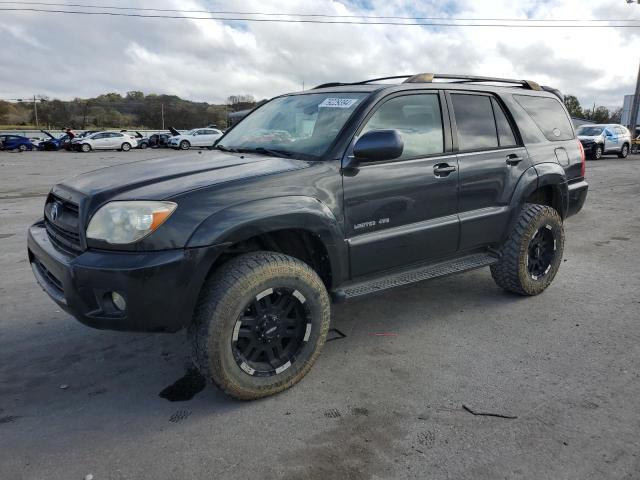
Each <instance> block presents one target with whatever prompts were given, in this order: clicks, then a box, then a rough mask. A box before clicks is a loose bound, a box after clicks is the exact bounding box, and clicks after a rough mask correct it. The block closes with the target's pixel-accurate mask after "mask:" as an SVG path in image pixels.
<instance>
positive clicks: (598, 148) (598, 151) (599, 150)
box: [593, 145, 603, 160]
mask: <svg viewBox="0 0 640 480" xmlns="http://www.w3.org/2000/svg"><path fill="white" fill-rule="evenodd" d="M602 153H603V150H602V145H596V148H594V149H593V158H594V159H596V160H600V159H601V158H602Z"/></svg>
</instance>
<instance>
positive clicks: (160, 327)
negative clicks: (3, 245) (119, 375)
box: [27, 222, 221, 332]
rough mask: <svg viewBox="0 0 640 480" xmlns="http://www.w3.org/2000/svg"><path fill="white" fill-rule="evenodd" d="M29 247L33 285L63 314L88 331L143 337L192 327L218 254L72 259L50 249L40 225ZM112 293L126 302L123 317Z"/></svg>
mask: <svg viewBox="0 0 640 480" xmlns="http://www.w3.org/2000/svg"><path fill="white" fill-rule="evenodd" d="M27 245H28V254H29V262H30V263H31V268H32V270H33V273H34V275H35V277H36V280H37V281H38V283H39V284H40V286H41V287H42V289H43V290H44V291H45V292H47V294H49V296H50V297H51V298H52V300H53V301H55V302H56V303H57V304H58V305H59V306H60V307H61V308H62V309H64V310H65V311H67V312H68V313H70V314H71V315H73V316H74V317H75V318H76V319H78V320H79V321H80V322H82V323H84V324H85V325H88V326H90V327H94V328H99V329H105V330H126V331H141V332H175V331H178V330H180V329H181V328H183V327H185V326H187V325H188V324H189V323H190V322H191V318H192V315H193V310H194V307H195V304H196V301H197V298H198V295H199V293H200V288H201V287H202V284H203V283H204V280H205V278H206V275H207V273H208V272H209V268H210V267H211V265H212V263H213V262H214V260H215V259H216V258H217V257H218V255H219V254H220V250H221V249H220V247H216V246H212V247H203V248H194V249H176V250H166V251H158V252H115V251H105V250H88V251H86V252H84V253H82V254H81V255H79V256H77V257H70V256H68V255H66V254H65V253H63V252H60V251H59V250H57V249H56V248H55V247H54V246H53V245H52V244H51V242H50V241H49V237H48V236H47V232H46V230H45V228H44V224H43V223H42V222H38V223H36V224H34V225H33V226H31V227H30V228H29V232H28V240H27ZM114 291H115V292H118V293H119V294H120V295H122V296H123V297H124V298H125V300H126V302H127V307H126V309H125V311H119V310H118V309H117V308H116V307H115V305H114V304H113V302H112V300H111V292H114Z"/></svg>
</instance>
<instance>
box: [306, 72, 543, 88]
mask: <svg viewBox="0 0 640 480" xmlns="http://www.w3.org/2000/svg"><path fill="white" fill-rule="evenodd" d="M400 78H405V79H406V80H405V81H404V82H402V83H432V82H433V80H454V81H455V83H477V82H491V83H507V84H511V85H518V86H520V87H522V88H526V89H529V90H542V87H540V85H538V84H537V83H536V82H533V81H531V80H515V79H511V78H497V77H479V76H475V75H450V74H444V73H418V74H415V75H395V76H393V77H379V78H371V79H369V80H363V81H361V82H352V83H340V82H334V83H325V84H322V85H318V86H317V87H314V90H315V89H317V88H325V87H338V86H342V85H365V84H367V83H372V82H378V81H380V80H397V79H400Z"/></svg>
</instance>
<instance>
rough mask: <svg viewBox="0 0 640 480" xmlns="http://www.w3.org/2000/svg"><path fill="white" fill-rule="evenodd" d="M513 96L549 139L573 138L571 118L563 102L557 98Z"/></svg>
mask: <svg viewBox="0 0 640 480" xmlns="http://www.w3.org/2000/svg"><path fill="white" fill-rule="evenodd" d="M513 98H514V99H515V100H516V102H518V103H519V104H520V105H521V106H522V108H524V109H525V110H526V112H527V113H528V114H529V116H530V117H531V118H532V119H533V121H534V122H535V123H536V125H537V126H538V128H540V130H542V133H543V134H544V136H545V137H546V138H547V140H549V141H552V142H554V141H559V140H571V139H572V138H574V137H573V128H572V127H571V120H569V116H568V115H567V112H566V111H565V109H564V107H563V106H562V104H561V103H560V102H559V101H558V100H556V99H555V98H548V97H532V96H529V95H514V96H513Z"/></svg>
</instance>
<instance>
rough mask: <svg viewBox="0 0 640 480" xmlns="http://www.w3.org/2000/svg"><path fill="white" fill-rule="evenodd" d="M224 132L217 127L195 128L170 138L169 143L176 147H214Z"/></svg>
mask: <svg viewBox="0 0 640 480" xmlns="http://www.w3.org/2000/svg"><path fill="white" fill-rule="evenodd" d="M221 136H222V132H221V131H220V130H218V129H216V128H194V129H193V130H190V131H188V132H187V133H183V134H181V135H175V136H173V137H171V138H169V141H168V145H169V146H170V147H171V148H174V149H178V148H179V149H181V150H189V149H190V148H191V147H212V146H213V144H214V143H215V141H216V140H218V139H219V138H220V137H221Z"/></svg>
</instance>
